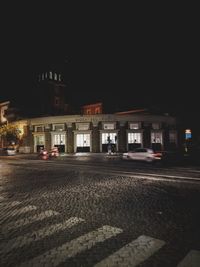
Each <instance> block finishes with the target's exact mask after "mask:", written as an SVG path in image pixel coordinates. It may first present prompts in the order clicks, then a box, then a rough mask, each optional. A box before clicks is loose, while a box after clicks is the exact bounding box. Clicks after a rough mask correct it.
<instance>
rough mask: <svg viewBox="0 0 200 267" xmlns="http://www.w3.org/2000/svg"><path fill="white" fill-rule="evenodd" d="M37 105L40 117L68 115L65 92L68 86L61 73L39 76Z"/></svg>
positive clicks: (44, 73)
mask: <svg viewBox="0 0 200 267" xmlns="http://www.w3.org/2000/svg"><path fill="white" fill-rule="evenodd" d="M36 91H37V96H36V105H37V113H38V115H42V116H44V115H64V114H67V111H68V105H67V104H66V99H65V92H66V84H65V83H64V80H63V78H62V75H61V73H59V72H55V71H46V72H41V73H40V74H39V75H38V82H37V88H36Z"/></svg>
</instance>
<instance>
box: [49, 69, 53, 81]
mask: <svg viewBox="0 0 200 267" xmlns="http://www.w3.org/2000/svg"><path fill="white" fill-rule="evenodd" d="M49 78H50V79H51V80H52V79H53V75H52V72H51V71H50V72H49Z"/></svg>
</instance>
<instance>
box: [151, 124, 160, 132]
mask: <svg viewBox="0 0 200 267" xmlns="http://www.w3.org/2000/svg"><path fill="white" fill-rule="evenodd" d="M152 129H154V130H159V129H160V124H159V123H152Z"/></svg>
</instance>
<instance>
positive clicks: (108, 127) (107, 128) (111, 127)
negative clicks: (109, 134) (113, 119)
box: [103, 123, 115, 130]
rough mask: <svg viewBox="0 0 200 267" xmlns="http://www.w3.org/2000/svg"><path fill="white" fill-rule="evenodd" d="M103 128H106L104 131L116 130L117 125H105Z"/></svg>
mask: <svg viewBox="0 0 200 267" xmlns="http://www.w3.org/2000/svg"><path fill="white" fill-rule="evenodd" d="M103 128H104V130H114V129H115V124H114V123H104V124H103Z"/></svg>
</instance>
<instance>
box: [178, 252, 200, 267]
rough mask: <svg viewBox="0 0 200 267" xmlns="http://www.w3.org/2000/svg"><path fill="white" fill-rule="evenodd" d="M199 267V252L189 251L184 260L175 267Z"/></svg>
mask: <svg viewBox="0 0 200 267" xmlns="http://www.w3.org/2000/svg"><path fill="white" fill-rule="evenodd" d="M199 266H200V251H199V250H191V251H190V252H189V253H188V254H187V255H186V256H185V258H184V259H183V260H182V261H181V262H180V263H179V264H178V266H177V267H199Z"/></svg>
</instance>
